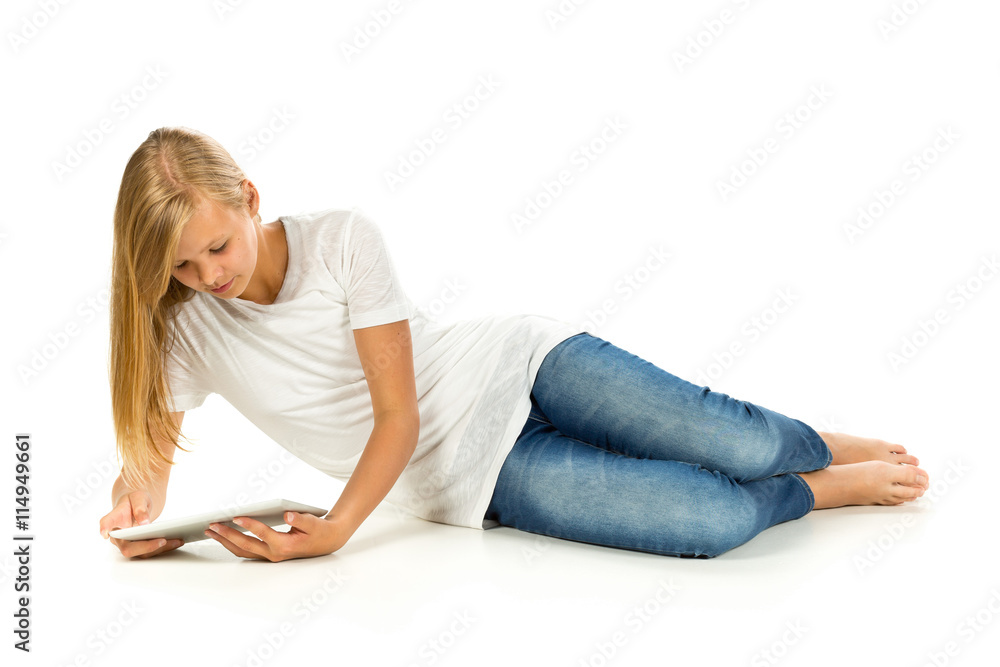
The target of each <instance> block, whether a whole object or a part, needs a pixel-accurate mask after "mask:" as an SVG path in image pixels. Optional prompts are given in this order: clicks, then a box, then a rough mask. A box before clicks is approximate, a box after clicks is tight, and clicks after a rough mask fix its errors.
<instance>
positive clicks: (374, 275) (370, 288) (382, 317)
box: [341, 208, 411, 329]
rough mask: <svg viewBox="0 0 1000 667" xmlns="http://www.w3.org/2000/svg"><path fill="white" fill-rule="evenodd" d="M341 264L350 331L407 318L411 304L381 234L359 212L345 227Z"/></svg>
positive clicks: (356, 212)
mask: <svg viewBox="0 0 1000 667" xmlns="http://www.w3.org/2000/svg"><path fill="white" fill-rule="evenodd" d="M341 261H342V265H341V275H342V276H343V279H344V285H343V287H344V291H345V293H346V295H347V310H348V314H349V317H350V320H351V328H352V329H363V328H365V327H373V326H377V325H379V324H388V323H390V322H398V321H400V320H408V319H410V315H411V308H410V307H411V303H410V300H409V298H408V297H407V296H406V293H405V292H404V291H403V286H402V283H401V282H400V279H399V274H398V273H397V272H396V267H395V265H394V264H393V261H392V257H390V256H389V250H388V248H386V245H385V240H384V239H383V238H382V232H381V230H379V228H378V226H377V225H376V224H375V223H374V222H372V220H371V219H370V218H368V216H366V215H365V214H364V213H363V212H362V211H361V209H358V208H355V209H354V210H353V212H352V214H351V218H350V220H349V221H348V223H347V225H346V229H345V231H344V243H343V255H342V258H341Z"/></svg>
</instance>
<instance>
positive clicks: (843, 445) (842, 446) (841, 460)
mask: <svg viewBox="0 0 1000 667" xmlns="http://www.w3.org/2000/svg"><path fill="white" fill-rule="evenodd" d="M817 433H819V436H820V437H821V438H823V442H825V443H826V446H827V447H829V448H830V452H831V453H832V454H833V460H832V461H831V462H830V465H834V466H837V465H844V464H845V463H861V462H862V461H886V462H888V463H906V464H908V465H912V466H916V465H920V461H918V460H917V457H916V456H912V455H910V454H907V453H906V447H903V446H902V445H897V444H895V443H891V442H886V441H885V440H878V439H876V438H862V437H860V436H857V435H848V434H847V433H824V432H822V431H817Z"/></svg>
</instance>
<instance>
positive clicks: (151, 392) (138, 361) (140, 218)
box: [108, 127, 261, 489]
mask: <svg viewBox="0 0 1000 667" xmlns="http://www.w3.org/2000/svg"><path fill="white" fill-rule="evenodd" d="M246 180H247V177H246V174H244V172H243V170H242V169H240V167H239V166H238V165H237V164H236V161H235V160H233V158H232V156H231V155H230V154H229V153H228V152H227V151H226V149H225V148H223V147H222V145H221V144H219V143H218V142H217V141H215V140H214V139H212V138H211V137H209V136H207V135H205V134H202V133H201V132H198V131H196V130H192V129H189V128H185V127H161V128H159V129H156V130H153V131H152V132H150V133H149V136H148V137H147V138H146V140H145V141H143V142H142V144H140V145H139V147H138V148H137V149H136V150H135V152H134V153H132V157H131V158H130V159H129V161H128V164H127V165H125V173H124V174H123V175H122V182H121V187H120V189H119V190H118V202H117V203H116V204H115V214H114V250H113V253H112V265H111V290H110V306H109V311H110V329H111V330H110V337H111V347H110V353H109V360H108V380H109V382H110V385H111V410H112V419H113V421H114V429H115V440H116V448H117V451H118V455H119V459H120V460H121V461H122V463H123V468H122V476H123V479H124V481H125V483H126V484H127V485H128V486H129V487H130V488H132V489H141V488H144V487H143V484H145V483H146V482H148V481H149V480H150V473H151V472H152V471H153V469H154V466H158V465H160V463H159V461H162V462H163V463H166V464H168V465H173V461H171V460H170V459H168V458H167V457H165V456H164V455H163V453H162V452H161V451H160V449H159V448H158V447H157V446H156V439H157V438H165V439H167V440H169V442H172V443H177V442H178V438H179V437H183V436H182V435H181V432H180V428H179V427H178V426H177V424H176V423H175V422H174V420H173V419H172V418H171V410H170V408H171V407H172V406H171V401H170V400H169V395H170V387H169V385H168V383H167V379H166V373H165V370H164V366H165V360H166V356H167V353H168V352H169V350H170V348H171V347H172V346H173V343H174V341H173V339H171V340H170V341H167V340H166V339H167V334H168V331H169V330H170V327H169V325H170V323H171V321H172V318H173V317H174V310H173V308H174V306H176V305H177V304H179V303H183V302H185V301H188V300H189V299H191V298H192V297H193V296H194V294H195V290H192V289H191V288H189V287H187V286H186V285H183V284H182V283H180V282H179V281H178V280H177V279H176V278H174V277H173V276H172V271H173V263H174V256H175V253H176V250H177V246H178V244H179V243H180V237H181V233H182V232H183V231H184V227H185V226H186V225H187V223H188V221H189V220H190V219H191V218H192V217H193V216H194V214H195V213H196V211H197V210H198V208H199V207H200V206H201V205H202V204H203V203H204V202H205V201H206V200H207V201H210V202H214V203H216V204H218V205H219V206H222V207H226V208H230V209H233V210H236V211H246V210H247V206H248V203H249V202H248V199H247V197H248V193H247V190H246V189H245V188H244V182H245V181H246ZM253 221H254V223H255V224H256V225H260V222H261V218H260V215H259V214H257V215H256V216H254V219H253ZM184 440H185V442H188V443H190V440H188V439H187V438H184ZM177 446H178V447H180V445H179V444H178V445H177ZM180 449H182V450H183V451H185V452H186V451H189V450H187V449H184V448H183V447H180ZM157 459H159V461H157Z"/></svg>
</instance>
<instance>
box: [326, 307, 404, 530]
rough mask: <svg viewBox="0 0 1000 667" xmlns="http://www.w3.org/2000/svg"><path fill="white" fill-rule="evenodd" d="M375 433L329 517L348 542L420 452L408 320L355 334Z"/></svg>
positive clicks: (373, 432) (355, 331)
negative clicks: (418, 448) (412, 457)
mask: <svg viewBox="0 0 1000 667" xmlns="http://www.w3.org/2000/svg"><path fill="white" fill-rule="evenodd" d="M354 341H355V344H356V345H357V348H358V356H359V357H360V358H361V367H362V369H363V370H364V372H365V380H366V381H367V382H368V391H369V393H370V394H371V400H372V409H373V411H374V415H375V427H374V428H373V429H372V434H371V436H370V437H369V438H368V444H367V445H365V449H364V452H362V454H361V458H360V459H359V460H358V464H357V466H356V467H355V469H354V473H353V474H352V475H351V478H350V479H349V480H348V482H347V485H346V486H345V487H344V490H343V492H342V493H341V494H340V498H339V499H338V500H337V502H336V504H335V505H334V506H333V509H331V510H330V512H329V513H328V514H327V515H326V516H325V517H324V518H325V519H326V520H327V521H332V522H333V523H334V524H336V525H337V526H338V532H340V533H341V534H343V535H344V541H345V542H346V541H347V539H348V538H350V536H351V535H353V534H354V531H356V530H357V529H358V527H359V526H360V525H361V523H362V522H363V521H364V520H365V519H367V518H368V515H369V514H371V513H372V511H374V509H375V507H376V506H377V505H378V504H379V503H380V502H382V500H383V499H384V498H385V496H386V494H388V493H389V490H390V489H391V488H392V485H393V484H395V483H396V480H397V479H398V478H399V475H400V473H402V472H403V469H404V468H405V467H406V464H407V463H409V461H410V457H411V456H413V451H414V449H416V446H417V436H418V435H419V432H420V412H419V411H418V409H417V388H416V380H415V378H414V373H413V346H412V342H411V339H410V323H409V321H408V320H402V321H400V322H393V323H391V324H382V325H379V326H374V327H366V328H364V329H355V330H354Z"/></svg>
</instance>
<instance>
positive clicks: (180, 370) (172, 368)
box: [164, 339, 212, 412]
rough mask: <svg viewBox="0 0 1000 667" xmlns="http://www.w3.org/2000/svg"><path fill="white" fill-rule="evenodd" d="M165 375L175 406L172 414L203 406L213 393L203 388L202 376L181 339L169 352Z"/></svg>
mask: <svg viewBox="0 0 1000 667" xmlns="http://www.w3.org/2000/svg"><path fill="white" fill-rule="evenodd" d="M164 374H165V375H166V379H167V387H169V389H170V399H172V404H173V408H172V409H171V412H187V411H188V410H194V409H195V408H197V407H199V406H201V404H202V403H204V402H205V398H206V397H207V396H208V395H209V394H210V393H212V392H211V391H209V390H207V389H205V388H204V387H202V386H201V379H200V376H199V375H198V373H197V371H196V369H195V366H194V364H193V363H191V357H190V355H189V354H188V353H187V347H186V346H185V345H184V344H183V342H182V341H181V340H179V339H178V340H177V341H175V342H174V344H173V346H172V347H171V348H170V350H169V351H168V352H167V355H166V365H165V366H164Z"/></svg>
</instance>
